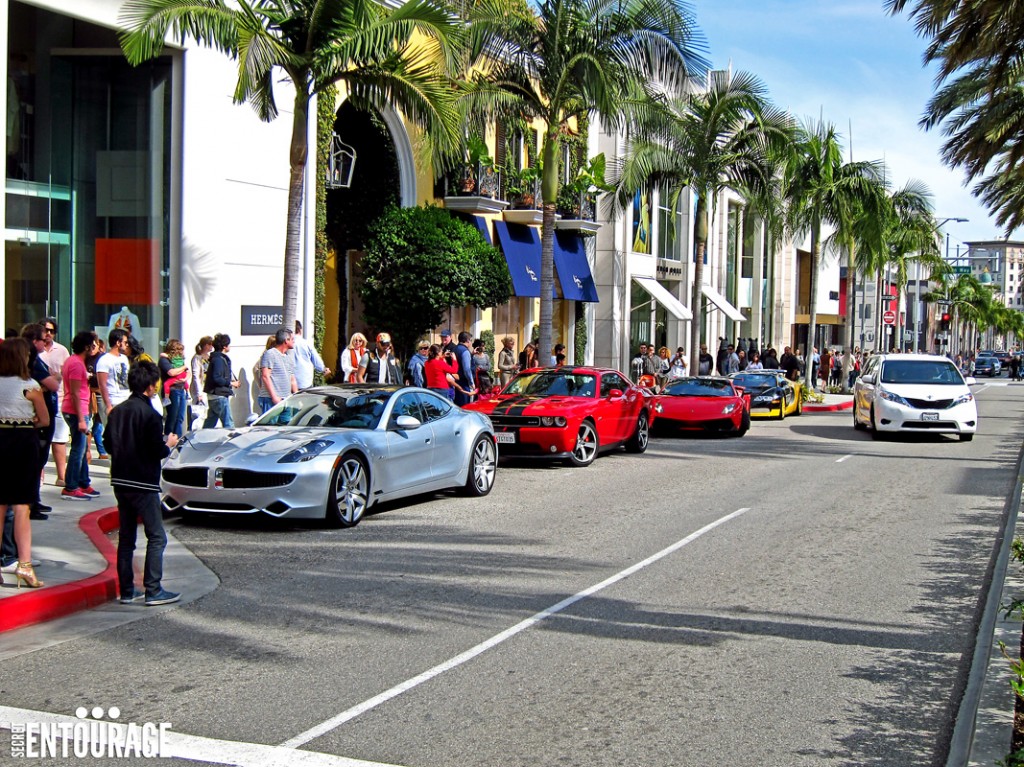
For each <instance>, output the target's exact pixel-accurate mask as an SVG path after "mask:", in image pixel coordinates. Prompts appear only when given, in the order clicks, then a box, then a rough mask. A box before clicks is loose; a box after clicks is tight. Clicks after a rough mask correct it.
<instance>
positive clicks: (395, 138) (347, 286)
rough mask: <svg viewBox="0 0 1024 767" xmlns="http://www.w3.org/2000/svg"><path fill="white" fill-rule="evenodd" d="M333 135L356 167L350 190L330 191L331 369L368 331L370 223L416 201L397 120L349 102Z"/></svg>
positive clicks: (327, 305)
mask: <svg viewBox="0 0 1024 767" xmlns="http://www.w3.org/2000/svg"><path fill="white" fill-rule="evenodd" d="M334 131H335V133H337V134H338V135H339V136H340V137H341V140H342V141H343V142H345V144H347V145H348V146H350V147H352V148H353V149H354V150H355V154H356V163H355V168H354V171H353V174H352V183H351V185H350V186H349V187H348V188H343V189H328V190H327V225H326V233H327V239H328V241H329V242H330V243H331V246H332V248H333V250H334V252H335V254H336V255H335V258H334V259H333V260H329V261H328V264H327V268H326V272H327V273H326V274H325V283H326V286H325V287H326V291H325V293H326V295H325V301H324V312H325V314H326V316H325V317H324V322H325V329H326V330H327V332H326V333H325V339H324V357H325V360H330V362H328V364H329V365H331V366H332V367H333V366H334V364H336V363H337V360H338V352H339V351H340V350H341V349H344V348H345V346H346V344H347V343H348V339H349V336H350V335H351V334H352V333H354V332H356V331H365V330H366V328H364V327H363V325H364V323H363V320H362V302H361V301H360V299H359V295H358V285H359V260H360V257H361V254H362V250H363V249H364V248H365V246H366V241H367V237H368V235H369V227H370V224H371V223H372V222H373V221H374V220H375V219H376V218H377V217H378V216H379V215H380V214H381V212H382V211H383V210H384V209H385V208H386V207H387V206H388V205H409V204H414V203H415V200H416V189H415V185H416V182H415V178H416V176H415V166H414V163H413V158H412V149H411V146H410V144H409V138H408V135H407V134H406V132H405V128H404V126H403V125H402V122H401V119H400V118H399V117H398V116H397V115H395V114H394V113H393V112H392V113H389V114H384V115H382V114H380V113H376V112H365V111H361V110H358V109H356V108H355V107H353V106H352V105H351V103H349V102H345V103H343V104H342V105H341V107H339V109H338V111H337V113H336V116H335V121H334ZM332 330H333V331H334V332H333V333H332V332H331V331H332ZM332 336H333V338H332ZM332 341H333V343H332Z"/></svg>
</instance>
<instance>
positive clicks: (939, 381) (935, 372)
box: [880, 360, 964, 386]
mask: <svg viewBox="0 0 1024 767" xmlns="http://www.w3.org/2000/svg"><path fill="white" fill-rule="evenodd" d="M880 380H881V382H882V383H891V384H932V385H938V386H963V385H964V379H963V376H961V375H960V371H959V370H957V369H956V366H955V365H954V364H953V363H952V362H941V361H938V360H886V361H884V362H883V363H882V374H881V376H880Z"/></svg>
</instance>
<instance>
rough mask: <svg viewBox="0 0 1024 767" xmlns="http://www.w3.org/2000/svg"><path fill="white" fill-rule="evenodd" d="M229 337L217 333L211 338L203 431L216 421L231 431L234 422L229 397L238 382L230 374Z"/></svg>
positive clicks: (214, 424)
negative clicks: (206, 404)
mask: <svg viewBox="0 0 1024 767" xmlns="http://www.w3.org/2000/svg"><path fill="white" fill-rule="evenodd" d="M230 350H231V337H230V336H229V335H228V334H227V333H218V334H217V335H215V336H214V337H213V353H212V354H211V355H210V362H209V364H208V365H207V367H206V384H205V388H204V392H205V393H206V401H207V402H208V403H209V411H208V412H207V414H206V420H205V421H204V422H203V428H204V429H212V428H213V427H214V426H216V425H217V421H218V420H220V422H221V423H222V424H223V425H224V428H225V429H233V428H234V427H235V422H234V420H233V419H232V417H231V395H232V394H234V393H235V392H234V390H235V389H237V388H238V380H237V379H236V378H235V377H234V375H233V374H232V373H231V358H230V357H228V354H227V353H228V352H229V351H230Z"/></svg>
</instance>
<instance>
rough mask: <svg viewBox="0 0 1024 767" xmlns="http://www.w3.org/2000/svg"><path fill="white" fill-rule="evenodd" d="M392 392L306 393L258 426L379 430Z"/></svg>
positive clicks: (265, 416)
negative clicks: (381, 418) (378, 425)
mask: <svg viewBox="0 0 1024 767" xmlns="http://www.w3.org/2000/svg"><path fill="white" fill-rule="evenodd" d="M393 394H394V391H393V390H390V389H366V388H361V387H355V388H352V389H351V390H347V391H341V392H330V393H328V394H325V393H323V392H315V391H306V392H299V393H298V394H293V395H292V396H290V397H288V398H287V399H284V400H281V401H280V402H278V403H277V404H276V405H274V407H272V408H271V409H270V410H268V411H267V412H266V413H264V414H263V415H262V416H260V417H259V419H258V420H257V421H256V423H255V425H256V426H327V427H333V428H337V429H376V428H377V424H379V423H380V417H381V415H382V414H383V413H384V406H385V405H386V404H387V402H388V400H389V399H391V396H392V395H393Z"/></svg>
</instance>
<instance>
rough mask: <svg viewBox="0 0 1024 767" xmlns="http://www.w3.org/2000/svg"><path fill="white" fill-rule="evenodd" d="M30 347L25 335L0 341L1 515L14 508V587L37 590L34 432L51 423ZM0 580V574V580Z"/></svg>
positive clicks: (39, 583)
mask: <svg viewBox="0 0 1024 767" xmlns="http://www.w3.org/2000/svg"><path fill="white" fill-rule="evenodd" d="M28 358H29V346H28V341H26V340H25V339H24V338H8V339H6V340H5V341H4V342H3V343H0V426H2V427H3V428H0V466H3V467H4V477H5V478H4V481H3V482H0V519H3V518H4V516H5V515H6V514H7V509H8V508H10V507H13V508H14V540H15V542H16V543H17V546H18V566H17V569H16V570H15V571H14V576H15V578H17V580H18V586H19V587H20V586H21V584H22V583H25V584H26V585H28V586H29V587H30V588H38V587H40V586H42V585H43V582H42V581H40V580H39V579H38V578H36V574H35V572H34V571H33V569H32V523H31V521H30V520H29V512H30V511H31V506H32V504H34V503H36V502H37V501H38V500H39V437H38V432H37V430H38V429H40V428H43V427H46V426H49V425H50V414H49V413H48V412H47V410H46V401H45V400H44V399H43V392H42V389H40V388H39V384H37V383H36V382H35V381H33V380H32V378H31V376H30V375H29V370H28ZM2 582H3V580H2V578H0V583H2Z"/></svg>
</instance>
